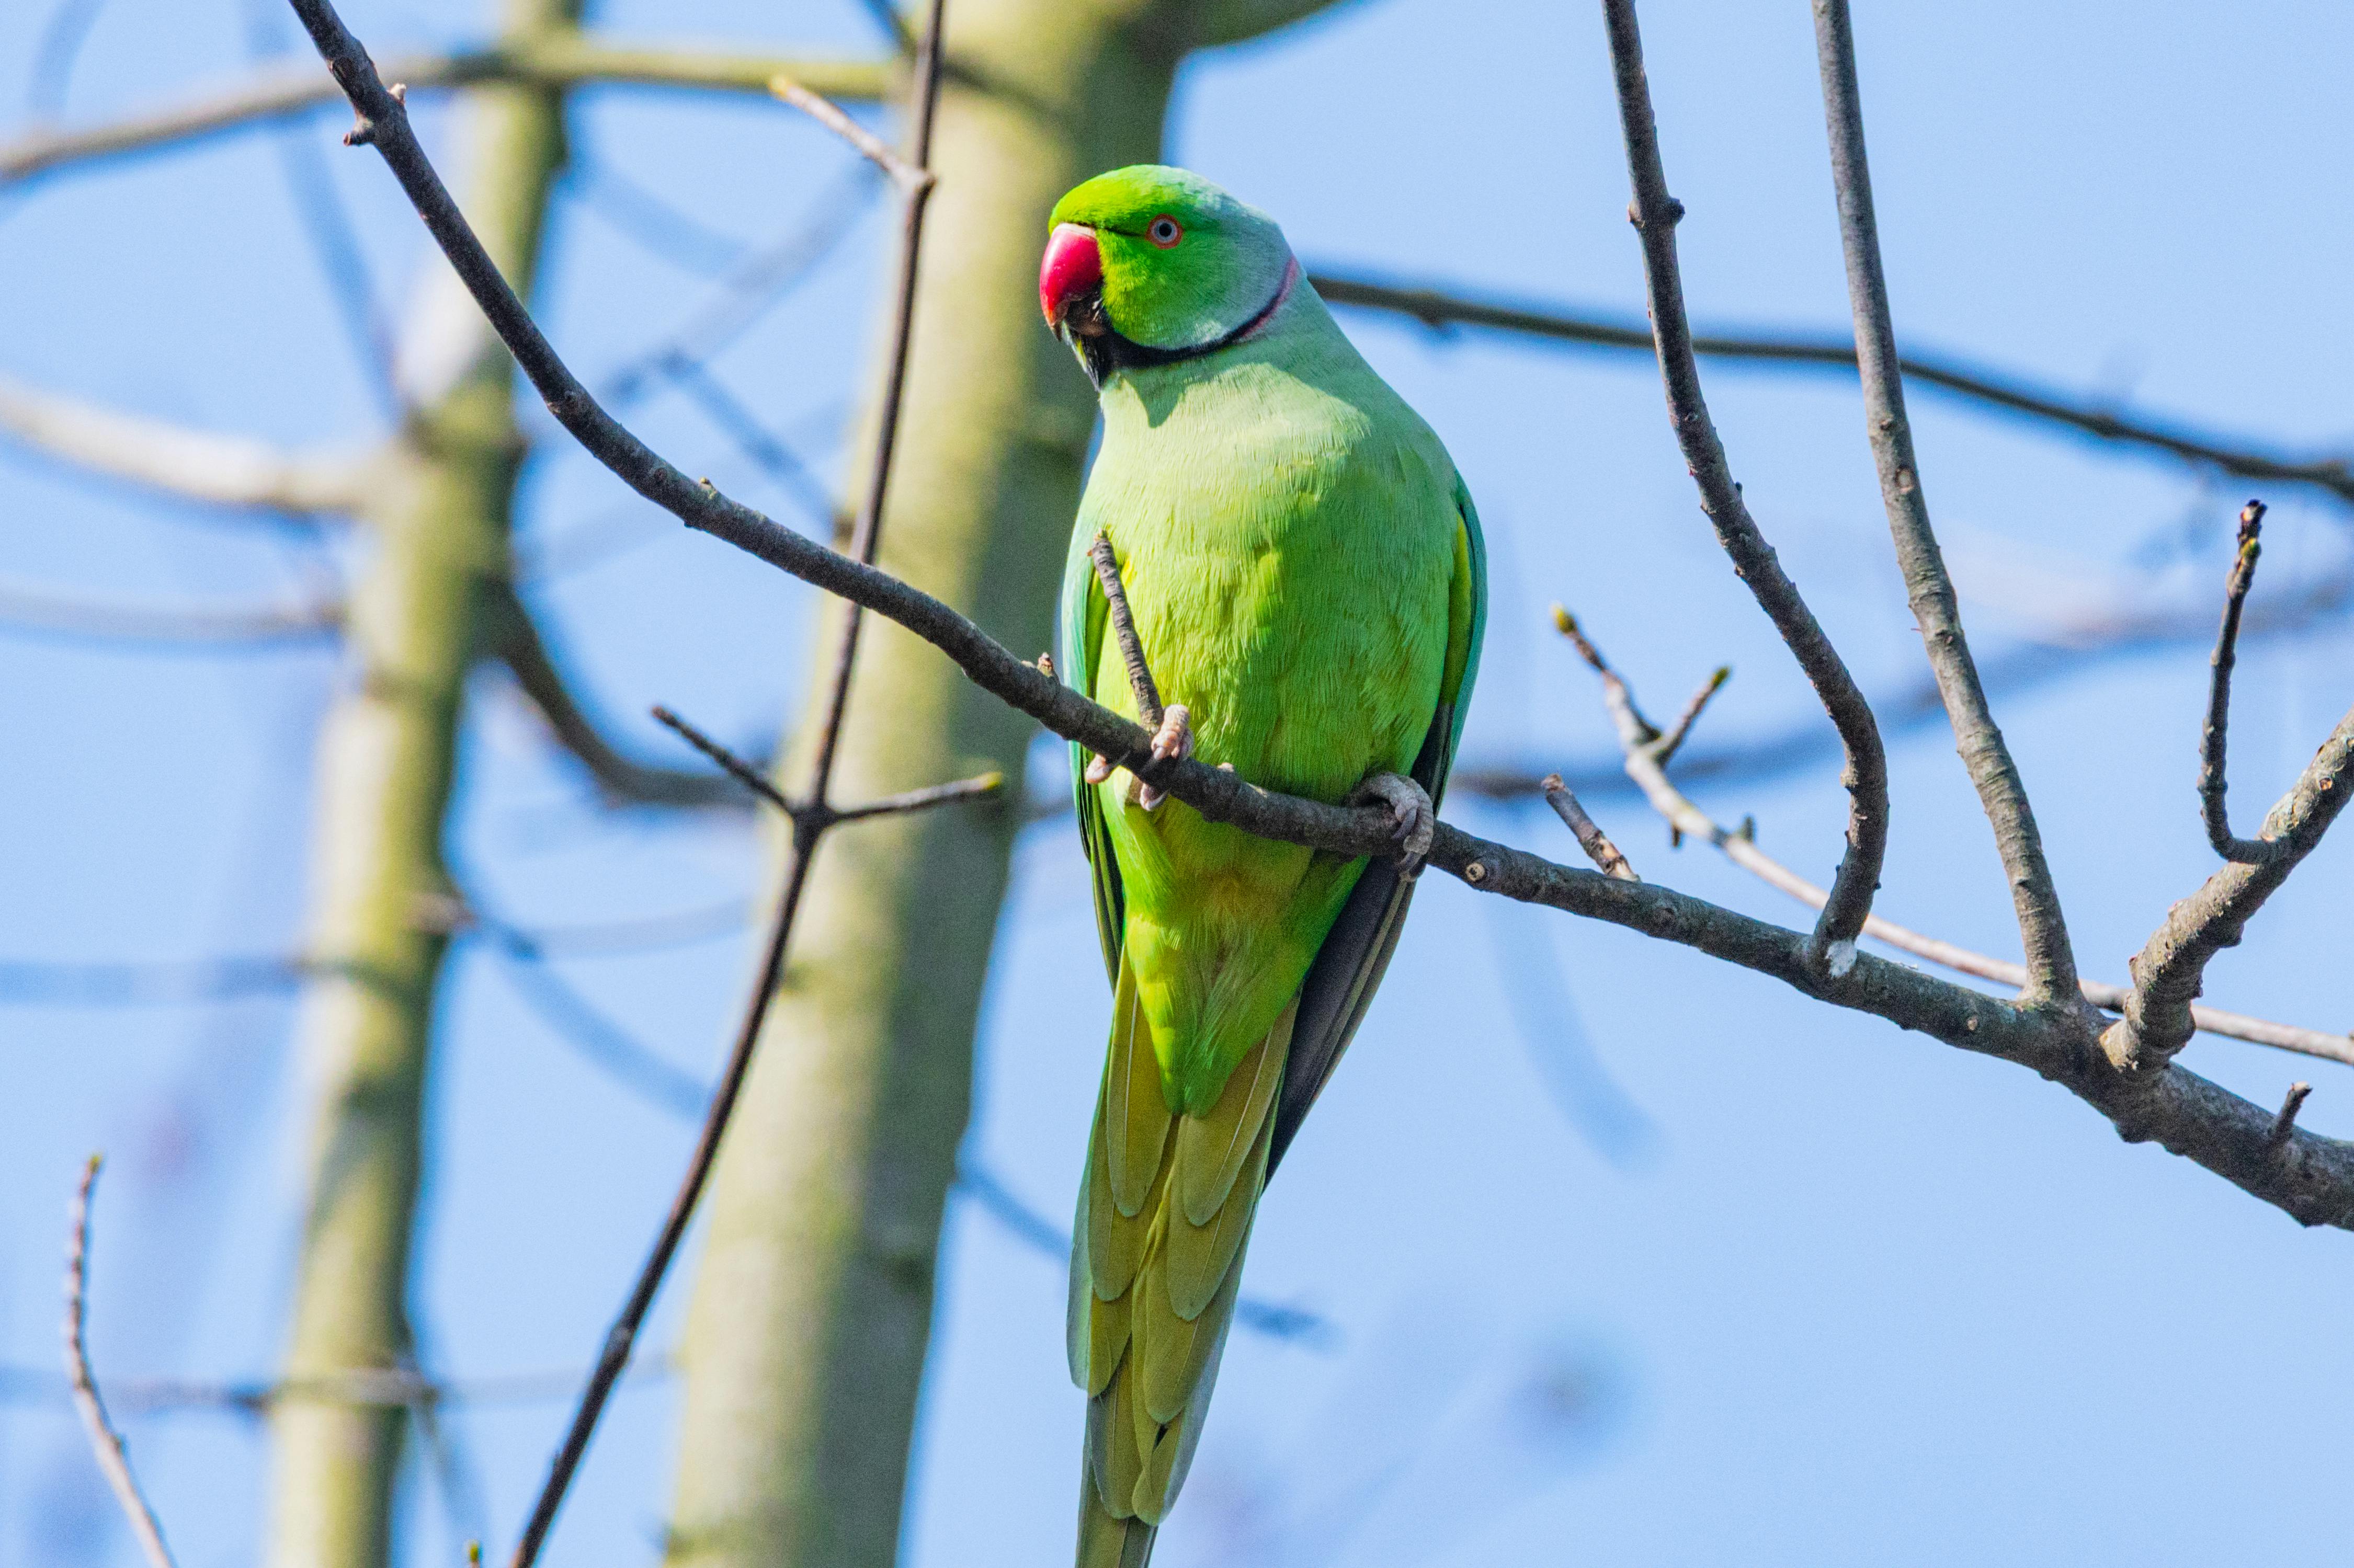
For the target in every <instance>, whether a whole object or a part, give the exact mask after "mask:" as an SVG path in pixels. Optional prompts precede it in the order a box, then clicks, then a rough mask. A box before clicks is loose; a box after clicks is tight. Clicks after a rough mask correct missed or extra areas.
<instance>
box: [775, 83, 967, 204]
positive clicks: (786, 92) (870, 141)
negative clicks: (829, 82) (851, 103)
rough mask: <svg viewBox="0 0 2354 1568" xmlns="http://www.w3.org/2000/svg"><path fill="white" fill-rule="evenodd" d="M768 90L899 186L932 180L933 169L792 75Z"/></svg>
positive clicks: (906, 187) (914, 184)
mask: <svg viewBox="0 0 2354 1568" xmlns="http://www.w3.org/2000/svg"><path fill="white" fill-rule="evenodd" d="M769 91H770V92H773V93H775V94H776V95H777V96H778V97H779V98H781V99H783V100H784V101H786V102H787V103H790V104H791V105H792V106H793V107H794V108H796V109H798V110H800V111H801V112H802V113H804V114H806V115H808V116H809V117H810V118H811V119H812V120H814V121H816V122H818V123H819V124H821V125H822V126H824V127H825V128H826V129H827V130H829V131H831V132H833V133H834V134H835V135H837V136H839V137H841V138H842V139H843V141H845V142H847V143H850V144H851V145H852V146H853V147H854V148H856V149H857V151H858V154H859V155H860V156H861V157H863V158H864V159H865V160H866V161H867V162H869V163H871V164H874V165H875V167H876V168H878V169H880V170H882V171H883V172H884V173H885V174H886V175H890V176H891V178H892V180H893V181H894V182H896V184H897V185H898V186H899V188H900V189H902V190H912V189H914V188H915V187H916V186H917V185H929V184H930V183H931V180H932V175H931V171H929V170H928V169H926V168H924V167H922V166H921V165H920V164H911V163H909V162H907V159H905V158H903V157H901V156H899V154H896V153H895V152H893V151H892V150H891V148H890V146H889V144H888V143H885V142H884V140H883V139H882V138H881V137H879V136H877V135H875V133H874V132H872V131H869V130H867V129H866V127H865V126H864V125H861V124H860V123H859V122H857V121H855V120H853V119H852V118H851V117H850V116H849V115H847V114H844V113H843V111H841V110H839V109H837V108H835V107H834V106H833V105H832V104H831V103H829V102H827V101H825V100H824V99H823V98H822V97H820V96H819V95H818V94H816V93H814V92H811V90H809V89H808V88H806V87H803V86H802V85H801V83H800V82H798V81H795V80H794V79H792V78H791V77H790V76H779V77H777V78H776V79H773V80H771V81H770V82H769Z"/></svg>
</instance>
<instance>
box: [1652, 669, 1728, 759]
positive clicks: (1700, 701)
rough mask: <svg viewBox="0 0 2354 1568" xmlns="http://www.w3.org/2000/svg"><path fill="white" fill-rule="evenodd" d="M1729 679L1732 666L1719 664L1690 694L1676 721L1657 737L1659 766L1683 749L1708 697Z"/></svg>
mask: <svg viewBox="0 0 2354 1568" xmlns="http://www.w3.org/2000/svg"><path fill="white" fill-rule="evenodd" d="M1731 679H1733V666H1732V665H1730V664H1719V665H1718V666H1717V667H1716V668H1715V669H1714V670H1713V671H1712V672H1711V673H1710V674H1709V677H1708V679H1707V680H1705V681H1702V683H1700V689H1699V690H1698V691H1696V692H1694V693H1693V694H1691V701H1689V702H1687V703H1685V704H1684V711H1683V712H1681V713H1680V714H1678V715H1676V722H1675V723H1673V724H1671V725H1670V726H1668V733H1667V734H1665V735H1663V736H1660V737H1659V766H1660V767H1661V768H1665V767H1667V765H1668V764H1669V763H1670V761H1672V760H1673V759H1674V758H1675V755H1676V753H1677V752H1679V751H1681V750H1682V749H1683V744H1684V741H1685V738H1686V737H1687V736H1690V735H1691V730H1692V726H1694V725H1696V724H1698V723H1699V722H1700V715H1702V714H1704V713H1706V712H1707V711H1708V705H1709V701H1710V699H1711V698H1712V697H1714V696H1715V695H1716V694H1717V693H1719V692H1721V691H1723V690H1724V683H1725V682H1727V681H1730V680H1731Z"/></svg>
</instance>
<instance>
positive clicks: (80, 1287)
mask: <svg viewBox="0 0 2354 1568" xmlns="http://www.w3.org/2000/svg"><path fill="white" fill-rule="evenodd" d="M101 1163H103V1161H102V1160H101V1158H100V1157H99V1156H98V1155H95V1154H93V1155H91V1156H90V1163H88V1164H87V1165H85V1166H83V1167H82V1171H81V1181H80V1185H79V1186H77V1187H76V1188H75V1189H74V1201H73V1226H72V1230H71V1232H70V1233H69V1239H68V1241H67V1243H66V1321H65V1330H66V1375H67V1376H68V1377H69V1378H70V1379H71V1380H72V1382H73V1399H74V1408H75V1409H76V1410H78V1411H80V1413H81V1424H82V1429H83V1430H84V1431H86V1432H88V1433H89V1434H90V1451H91V1452H92V1453H94V1454H96V1455H97V1456H98V1467H99V1468H100V1469H101V1470H103V1471H105V1472H106V1484H107V1485H108V1486H110V1487H111V1488H112V1489H114V1500H115V1501H116V1502H117V1503H118V1504H120V1505H121V1506H122V1517H123V1518H125V1519H126V1520H130V1521H131V1533H132V1534H133V1535H134V1536H136V1537H138V1540H139V1550H140V1552H142V1553H143V1554H144V1555H145V1557H146V1559H147V1563H148V1568H172V1552H171V1549H170V1548H169V1547H167V1546H165V1545H164V1527H163V1526H162V1525H160V1524H158V1523H156V1522H155V1510H154V1509H152V1508H150V1507H148V1506H147V1499H146V1498H145V1497H144V1496H143V1495H142V1494H141V1492H140V1490H139V1478H137V1477H136V1476H134V1475H133V1474H132V1473H131V1454H130V1451H129V1450H128V1449H126V1448H125V1447H124V1446H123V1445H122V1434H121V1433H119V1432H117V1431H116V1430H115V1429H114V1424H113V1423H112V1422H111V1421H109V1420H108V1419H107V1418H106V1405H105V1404H104V1402H102V1401H101V1399H100V1398H99V1397H98V1374H97V1373H96V1372H92V1371H91V1370H90V1347H89V1345H88V1344H87V1343H85V1342H84V1340H83V1338H82V1325H83V1319H85V1317H86V1316H87V1312H86V1310H85V1308H86V1306H87V1303H88V1300H89V1291H88V1286H89V1280H90V1192H91V1191H92V1189H94V1188H95V1187H96V1186H97V1185H98V1169H99V1166H100V1165H101Z"/></svg>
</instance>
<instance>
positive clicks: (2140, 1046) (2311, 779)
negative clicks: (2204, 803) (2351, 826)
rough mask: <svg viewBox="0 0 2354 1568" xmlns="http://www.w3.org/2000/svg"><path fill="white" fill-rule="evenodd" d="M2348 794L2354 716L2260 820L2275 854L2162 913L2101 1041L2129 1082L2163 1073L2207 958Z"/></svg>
mask: <svg viewBox="0 0 2354 1568" xmlns="http://www.w3.org/2000/svg"><path fill="white" fill-rule="evenodd" d="M2349 795H2354V710H2349V712H2348V713H2347V715H2346V716H2345V718H2343V719H2342V720H2340V721H2339V722H2338V729H2337V731H2336V733H2334V734H2333V735H2331V736H2330V737H2329V738H2328V739H2327V741H2324V742H2323V743H2322V747H2321V749H2320V750H2319V751H2318V752H2317V753H2315V755H2314V758H2313V760H2312V761H2311V762H2310V763H2308V764H2306V769H2305V772H2304V773H2303V774H2302V775H2301V776H2300V777H2299V778H2298V779H2297V781H2296V785H2295V786H2294V787H2293V788H2291V789H2290V790H2289V792H2288V793H2287V794H2285V795H2284V796H2282V797H2281V799H2280V800H2279V802H2278V803H2277V804H2275V805H2274V807H2273V809H2272V811H2271V812H2270V814H2268V815H2267V816H2266V817H2265V818H2264V826H2263V828H2262V829H2261V830H2260V831H2259V835H2258V836H2259V837H2261V838H2263V839H2265V840H2267V841H2270V842H2272V843H2273V845H2274V848H2273V850H2272V852H2271V853H2268V854H2267V855H2266V856H2265V857H2264V859H2263V860H2262V861H2260V862H2257V863H2253V864H2252V863H2247V862H2244V861H2234V862H2233V863H2231V864H2229V865H2226V866H2225V867H2223V869H2222V870H2221V871H2219V872H2217V873H2216V874H2214V875H2212V876H2211V877H2209V878H2208V879H2207V881H2206V885H2204V886H2202V887H2200V889H2199V891H2198V892H2196V893H2194V894H2192V895H2190V897H2188V898H2186V899H2184V900H2182V902H2180V903H2179V904H2177V905H2176V906H2174V907H2173V908H2172V909H2170V910H2168V911H2167V916H2166V919H2165V922H2164V923H2163V924H2161V925H2160V926H2159V927H2158V929H2157V930H2156V931H2153V932H2152V933H2150V938H2149V940H2148V941H2147V942H2146V943H2144V944H2143V945H2142V949H2141V952H2140V954H2139V956H2137V958H2136V959H2134V961H2133V966H2132V967H2133V978H2134V987H2133V993H2132V995H2131V996H2129V997H2127V998H2126V1007H2125V1016H2124V1017H2123V1018H2121V1019H2119V1020H2118V1021H2117V1022H2115V1023H2113V1024H2111V1025H2109V1027H2108V1028H2107V1029H2106V1030H2105V1031H2104V1032H2103V1033H2102V1035H2101V1049H2102V1050H2103V1052H2105V1054H2106V1055H2107V1057H2108V1059H2109V1061H2110V1062H2111V1063H2113V1064H2114V1065H2116V1066H2117V1067H2119V1068H2121V1069H2124V1070H2125V1071H2126V1072H2127V1073H2128V1074H2130V1075H2137V1076H2138V1075H2146V1074H2147V1073H2149V1072H2151V1071H2154V1070H2155V1069H2158V1068H2160V1067H2163V1066H2164V1065H2165V1064H2166V1061H2167V1059H2168V1057H2170V1056H2172V1055H2173V1054H2175V1053H2176V1052H2177V1051H2179V1050H2181V1049H2182V1047H2183V1044H2184V1043H2185V1042H2187V1041H2188V1040H2189V1039H2190V1032H2191V1029H2192V1027H2193V1025H2192V1022H2191V1012H2190V1003H2191V1001H2192V999H2193V998H2195V997H2196V996H2198V995H2199V993H2200V987H2201V985H2202V982H2203V980H2204V978H2205V975H2206V972H2207V964H2208V960H2210V959H2212V958H2213V957H2214V956H2215V955H2216V954H2217V953H2219V952H2221V951H2222V949H2224V948H2232V947H2237V946H2238V945H2239V942H2240V937H2241V934H2242V933H2243V931H2244V930H2245V929H2246V928H2247V923H2248V920H2249V918H2250V916H2253V915H2254V914H2255V912H2256V911H2257V910H2259V909H2261V908H2263V907H2264V900H2265V899H2267V898H2269V897H2271V896H2272V895H2273V892H2274V889H2276V888H2278V887H2279V886H2280V885H2281V884H2282V883H2284V882H2286V881H2287V880H2288V876H2289V873H2291V872H2292V871H2295V870H2296V867H2297V864H2298V863H2299V862H2301V861H2303V860H2304V859H2305V857H2306V855H2308V854H2311V853H2313V851H2314V848H2315V846H2316V845H2317V844H2319V843H2320V842H2321V835H2322V834H2324V833H2325V832H2328V831H2329V824H2330V823H2331V822H2333V821H2336V820H2337V818H2338V812H2339V811H2341V810H2345V808H2346V800H2347V797H2348V796H2349Z"/></svg>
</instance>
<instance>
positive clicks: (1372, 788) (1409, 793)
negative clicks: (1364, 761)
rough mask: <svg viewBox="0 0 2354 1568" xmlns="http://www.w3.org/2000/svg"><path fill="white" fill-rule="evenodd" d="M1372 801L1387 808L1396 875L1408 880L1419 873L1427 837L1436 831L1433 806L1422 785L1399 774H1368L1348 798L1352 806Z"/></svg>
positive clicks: (1427, 845) (1428, 845) (1436, 817)
mask: <svg viewBox="0 0 2354 1568" xmlns="http://www.w3.org/2000/svg"><path fill="white" fill-rule="evenodd" d="M1374 801H1379V802H1380V803H1382V804H1383V805H1384V806H1387V807H1388V808H1389V809H1390V821H1391V822H1392V823H1393V824H1394V826H1393V828H1392V829H1391V836H1392V838H1394V840H1395V841H1396V842H1397V846H1398V848H1397V867H1398V876H1399V878H1400V879H1401V880H1402V881H1405V882H1412V881H1413V880H1414V879H1415V878H1416V877H1417V876H1420V875H1421V874H1422V863H1423V861H1424V860H1425V859H1426V858H1427V857H1428V855H1429V854H1430V842H1431V840H1432V839H1433V838H1434V837H1435V836H1436V835H1437V832H1438V811H1437V808H1435V807H1434V806H1432V805H1431V803H1430V796H1429V795H1428V794H1427V793H1426V792H1425V791H1424V789H1423V787H1422V786H1421V785H1419V784H1417V783H1416V782H1415V781H1414V780H1413V779H1409V778H1407V777H1406V776H1405V774H1403V773H1372V774H1368V775H1366V777H1365V781H1364V782H1363V784H1360V785H1358V786H1357V788H1356V790H1355V792H1354V793H1352V795H1351V796H1350V797H1349V804H1351V805H1352V806H1363V805H1370V804H1372V803H1373V802H1374Z"/></svg>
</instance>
